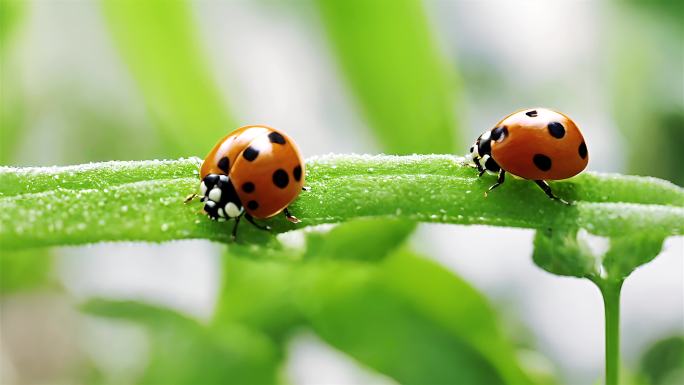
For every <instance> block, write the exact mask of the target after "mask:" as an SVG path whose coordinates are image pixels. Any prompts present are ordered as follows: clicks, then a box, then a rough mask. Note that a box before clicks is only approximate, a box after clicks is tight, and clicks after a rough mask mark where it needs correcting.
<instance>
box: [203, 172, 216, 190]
mask: <svg viewBox="0 0 684 385" xmlns="http://www.w3.org/2000/svg"><path fill="white" fill-rule="evenodd" d="M218 181H219V176H218V175H217V174H209V175H207V176H205V177H204V184H205V185H207V187H211V186H214V185H215V184H216V183H218Z"/></svg>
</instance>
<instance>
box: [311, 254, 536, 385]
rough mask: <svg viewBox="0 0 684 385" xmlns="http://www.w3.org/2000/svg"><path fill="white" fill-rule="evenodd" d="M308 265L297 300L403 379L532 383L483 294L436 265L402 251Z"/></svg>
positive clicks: (331, 333) (359, 352)
mask: <svg viewBox="0 0 684 385" xmlns="http://www.w3.org/2000/svg"><path fill="white" fill-rule="evenodd" d="M306 269H307V270H306V273H307V275H306V276H305V278H304V279H303V282H306V284H305V285H302V288H301V292H300V293H299V295H298V304H299V305H300V306H301V307H302V309H303V311H304V313H305V315H306V317H307V320H308V322H309V323H310V324H311V325H312V326H313V328H314V330H315V331H316V332H317V333H318V334H319V335H320V336H321V337H322V338H324V339H325V340H326V341H327V342H328V343H330V344H332V345H333V346H335V347H336V348H338V349H340V350H342V351H344V352H346V353H348V354H350V355H351V356H353V357H354V358H356V359H357V360H359V361H361V362H362V363H363V364H365V365H368V366H370V367H372V368H374V369H376V370H378V371H379V372H382V373H385V374H387V375H389V376H391V377H392V378H394V379H396V380H397V381H399V382H400V383H406V384H411V383H417V384H442V383H467V384H497V383H510V384H526V383H530V380H529V379H528V378H527V377H526V375H525V374H524V373H523V372H522V370H521V369H520V368H519V367H518V366H517V360H516V359H515V357H514V355H513V349H512V348H511V346H509V345H508V344H507V343H506V342H505V341H504V340H503V338H502V337H501V334H500V332H499V331H498V330H497V327H496V325H495V321H494V320H495V315H494V313H493V312H492V311H491V309H490V308H489V306H488V305H487V303H486V301H485V300H484V298H483V297H482V296H481V295H479V294H478V293H477V292H476V291H475V290H474V289H472V288H471V287H469V286H468V285H467V284H466V283H465V282H464V281H461V280H460V279H458V277H456V276H454V275H452V274H450V273H448V272H447V271H445V270H444V269H443V268H441V267H439V266H438V265H436V264H434V263H431V262H429V261H427V260H424V259H421V258H418V257H416V256H415V255H413V254H412V253H410V252H408V251H399V252H397V253H395V254H393V255H391V256H390V257H388V258H387V259H385V260H383V262H381V263H380V264H365V263H360V262H354V261H347V262H339V261H335V262H332V261H325V260H319V261H317V262H310V263H309V264H307V265H306Z"/></svg>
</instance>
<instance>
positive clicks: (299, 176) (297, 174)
mask: <svg viewBox="0 0 684 385" xmlns="http://www.w3.org/2000/svg"><path fill="white" fill-rule="evenodd" d="M292 176H294V178H295V180H296V181H297V182H299V180H300V179H302V166H300V165H297V167H295V168H294V170H292Z"/></svg>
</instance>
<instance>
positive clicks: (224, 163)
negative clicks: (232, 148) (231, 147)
mask: <svg viewBox="0 0 684 385" xmlns="http://www.w3.org/2000/svg"><path fill="white" fill-rule="evenodd" d="M218 168H220V169H221V171H223V172H225V173H226V174H228V173H229V172H230V161H229V160H228V157H225V156H224V157H223V158H221V159H220V160H219V161H218Z"/></svg>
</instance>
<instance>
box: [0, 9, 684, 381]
mask: <svg viewBox="0 0 684 385" xmlns="http://www.w3.org/2000/svg"><path fill="white" fill-rule="evenodd" d="M682 4H684V3H682V2H681V1H665V0H653V1H648V2H642V1H575V0H553V1H545V2H539V1H503V0H502V1H494V0H487V1H456V0H453V1H447V0H443V1H428V0H425V1H419V0H397V1H390V0H374V1H363V0H351V1H334V0H298V1H294V0H289V1H277V0H251V1H247V0H244V1H238V0H223V1H219V0H212V1H209V0H207V1H180V0H174V1H154V0H145V1H129V0H121V1H114V0H112V1H86V0H74V1H67V0H34V1H20V0H0V6H1V9H0V10H1V13H0V65H1V67H0V68H1V71H0V91H1V93H0V108H1V110H0V124H1V131H0V134H1V136H0V161H1V162H2V164H3V165H19V166H48V165H68V164H78V163H84V162H90V161H106V160H112V159H116V160H138V159H155V158H158V159H161V158H164V159H173V158H177V157H181V156H185V157H187V156H200V157H203V156H204V155H205V153H206V152H207V151H208V150H209V149H210V147H211V146H212V145H213V144H214V143H215V141H216V140H217V139H218V138H220V137H221V136H223V135H225V134H226V133H227V132H228V131H230V130H232V129H233V128H236V127H239V126H242V125H246V124H254V123H264V124H269V125H272V126H275V127H278V128H281V129H283V130H285V131H287V132H288V133H290V134H291V135H292V136H293V137H294V138H296V139H297V141H298V143H299V146H300V148H301V149H302V151H303V153H304V155H305V156H307V157H308V156H313V155H320V154H327V153H330V152H334V153H381V152H384V153H393V154H412V153H454V154H464V153H465V152H466V150H467V148H468V146H469V144H470V143H471V142H472V140H473V139H474V138H476V137H477V135H479V133H481V132H482V131H484V130H485V129H488V128H490V127H491V126H492V125H493V124H494V123H496V122H497V121H498V120H499V119H500V118H501V117H503V116H505V115H507V114H508V113H510V112H512V111H515V110H517V109H520V108H525V107H532V106H545V107H550V108H554V109H558V110H560V111H563V112H565V113H567V114H568V115H570V116H571V117H573V119H574V120H575V121H576V122H577V123H578V124H579V126H580V127H581V129H582V131H583V133H584V136H585V138H586V140H587V143H588V146H589V152H590V163H589V169H590V170H592V171H602V172H620V173H630V174H638V175H651V176H657V177H660V178H665V179H668V180H670V181H673V182H674V183H677V184H679V185H680V186H681V185H683V184H684V173H683V172H682V171H681V165H682V164H684V155H683V154H684V151H682V148H683V147H684V78H683V73H684V38H683V36H684V30H683V27H682V26H683V25H684V24H683V23H682V20H684V6H683V5H682ZM288 237H289V238H296V237H297V235H296V234H294V235H289V236H288ZM288 237H283V238H284V239H283V241H285V242H287V241H288V239H285V238H288ZM532 237H533V232H532V231H528V230H519V229H503V228H485V227H481V226H451V225H419V226H418V227H417V229H416V230H415V231H414V232H413V233H412V234H411V235H410V237H409V239H408V241H407V244H406V245H403V246H401V248H402V250H411V251H410V252H411V253H414V252H415V253H418V254H419V255H420V260H426V261H428V262H429V263H430V266H432V267H431V268H435V269H438V270H439V271H440V274H442V273H443V274H446V276H447V277H449V279H450V280H453V281H454V282H456V281H458V282H461V283H462V284H463V285H464V286H463V287H464V289H463V290H466V291H468V290H473V293H471V294H472V295H473V296H475V297H476V298H482V303H483V304H486V305H483V306H486V307H488V308H490V309H491V310H492V314H494V316H492V317H490V318H494V319H495V320H496V323H497V325H499V326H498V327H500V329H501V333H502V337H501V338H502V341H505V343H506V344H507V345H506V346H512V349H514V350H515V352H516V353H515V356H516V357H517V360H518V361H519V362H517V363H516V364H515V365H516V367H519V368H521V369H520V370H521V371H522V372H525V373H527V375H528V376H529V377H530V378H533V379H534V381H535V383H549V384H551V383H558V384H590V383H596V381H597V380H599V379H600V378H601V376H602V373H603V309H602V302H601V299H600V296H599V293H598V290H596V289H595V287H594V286H592V284H591V283H590V282H588V281H585V280H579V279H573V278H560V277H557V276H552V275H551V274H548V273H546V272H544V271H542V270H541V269H539V268H537V267H536V266H535V265H534V264H533V262H532V260H531V258H530V256H531V252H532ZM368 241H369V242H370V240H368ZM293 242H295V243H296V242H297V240H296V239H295V240H294V241H293ZM397 242H399V241H397ZM407 253H408V251H407ZM232 254H234V253H233V250H232V248H229V249H228V251H226V248H225V247H223V246H221V245H218V244H212V243H210V242H206V241H183V242H173V243H169V244H161V245H147V244H119V243H117V244H98V245H93V246H88V247H63V248H55V249H50V250H30V251H26V252H21V253H3V254H2V256H1V258H2V259H1V260H0V262H1V265H0V266H1V268H2V269H1V270H0V274H1V278H2V280H1V281H0V283H1V284H0V288H1V290H2V291H1V297H0V310H1V312H0V330H1V334H0V382H1V383H2V384H62V383H64V384H66V383H95V384H134V383H151V384H170V383H188V384H191V383H195V384H200V383H206V384H213V383H268V382H279V383H288V384H371V383H372V384H393V383H402V382H407V383H409V382H412V381H411V379H412V378H414V379H415V377H411V376H412V374H411V373H405V372H402V369H401V368H400V369H397V368H392V367H391V365H390V367H389V368H388V367H387V366H383V364H382V362H386V361H387V362H392V363H394V364H396V366H398V367H401V366H404V367H408V366H411V365H412V364H413V365H417V364H416V362H420V360H421V359H422V358H421V357H422V355H424V354H427V353H426V352H430V354H436V355H437V356H436V357H446V358H445V359H444V361H440V360H436V361H435V362H436V364H435V365H441V366H437V367H436V372H441V371H442V369H443V370H444V372H448V371H449V367H450V365H451V364H450V362H456V361H457V360H458V357H466V358H467V357H470V356H469V355H468V353H464V350H463V351H462V350H459V349H456V348H453V347H450V348H449V349H451V350H449V349H447V348H444V347H442V346H441V345H440V344H438V343H435V344H432V343H431V342H430V341H428V340H425V339H424V338H423V337H421V338H420V341H427V342H425V344H428V345H429V346H423V345H424V344H421V343H415V345H412V344H411V343H407V344H406V345H401V344H400V343H399V342H396V343H395V341H394V340H393V339H392V338H390V339H387V340H379V341H385V342H387V344H385V345H383V344H382V343H380V342H377V341H376V342H375V343H377V345H378V349H379V350H377V351H375V352H370V353H368V350H367V347H365V346H362V344H361V343H360V342H359V343H357V344H354V343H351V344H350V343H349V341H353V340H354V338H356V337H355V336H356V334H357V333H358V334H360V335H366V334H368V336H374V335H376V334H377V333H376V332H377V330H376V331H374V330H371V328H370V326H368V325H371V324H372V323H373V322H372V321H368V323H366V322H365V321H364V319H363V317H362V316H360V318H353V319H355V320H357V321H359V320H360V321H361V322H359V323H358V324H355V325H356V326H355V327H356V329H354V328H352V329H349V328H347V329H344V331H340V330H339V329H336V328H335V325H336V324H335V322H328V323H326V322H322V321H321V322H318V323H317V322H310V323H307V322H295V321H292V322H286V321H283V319H287V318H288V317H293V318H297V316H295V315H292V314H290V313H291V311H290V310H288V309H289V305H288V304H291V302H288V301H295V302H296V301H299V299H297V298H295V299H294V300H293V299H292V298H288V299H287V300H283V298H284V296H285V295H284V294H283V295H282V297H281V296H280V294H278V295H276V294H274V293H282V292H283V291H287V290H288V286H287V282H288V280H291V279H293V277H292V276H289V275H288V271H289V270H288V269H290V267H289V266H282V265H280V264H278V263H275V262H260V261H256V262H255V261H254V260H253V259H249V258H247V259H245V258H241V257H239V256H235V255H232ZM683 260H684V240H683V239H682V237H675V238H670V239H668V240H667V241H666V243H665V246H664V251H663V253H662V255H661V256H660V257H658V258H657V259H656V260H655V261H654V262H652V263H650V264H648V265H646V266H644V267H642V268H640V269H639V270H638V271H636V272H635V273H634V274H633V275H632V276H631V277H630V279H628V280H627V282H626V285H625V287H624V290H623V300H622V306H623V310H622V311H623V318H622V336H623V337H622V338H623V339H622V344H623V345H622V351H623V360H624V364H625V368H626V369H625V370H626V372H627V376H626V377H625V378H626V380H625V381H633V383H641V384H669V383H672V384H673V383H675V382H676V381H677V379H681V378H682V373H684V368H682V364H681V362H680V363H675V364H674V365H670V366H668V362H669V361H668V359H667V357H673V355H674V356H675V357H677V354H680V355H679V357H682V355H683V354H684V353H682V349H683V348H682V346H683V345H684V342H683V339H682V335H683V334H684V262H683ZM426 263H427V262H426ZM365 268H366V267H365V266H362V267H360V269H362V270H363V269H365ZM383 268H385V267H379V268H378V269H383ZM373 269H375V267H373ZM373 271H375V270H373ZM231 278H233V279H231ZM445 279H446V278H445ZM450 282H451V281H450ZM324 286H325V285H324ZM468 293H470V292H468ZM337 294H339V293H337ZM375 294H376V293H375V292H373V293H371V294H370V295H369V297H364V296H360V297H359V298H356V297H354V296H353V295H349V296H345V295H342V297H343V298H342V299H339V298H338V300H340V301H341V302H345V301H347V302H349V303H350V304H351V305H349V306H351V309H352V310H349V311H347V312H342V311H341V310H339V309H337V308H336V311H339V312H340V313H339V314H337V313H335V314H336V316H340V317H342V318H343V317H344V316H350V313H353V310H354V309H362V308H364V307H363V306H368V303H361V302H364V298H383V297H373V295H375ZM355 295H356V296H359V293H356V294H355ZM437 295H438V296H439V297H440V300H444V301H447V302H449V301H452V302H453V301H456V302H458V301H459V297H460V296H461V295H465V294H463V293H460V292H443V293H437ZM469 295H470V294H469ZM312 296H314V294H312ZM475 297H474V298H475ZM94 298H99V299H101V301H105V302H106V301H107V300H115V301H119V302H117V303H118V304H119V306H118V307H117V306H112V307H110V308H107V306H106V304H104V305H102V306H103V307H102V308H103V309H104V310H101V311H100V312H99V313H100V314H99V315H100V316H94V315H93V314H89V313H84V312H82V311H80V310H79V304H82V303H84V302H85V301H88V300H90V299H94ZM314 299H315V301H314V300H312V301H313V302H315V303H317V304H319V303H324V305H321V306H323V307H325V306H327V305H326V304H327V303H325V301H322V300H319V299H318V298H314ZM355 299H356V300H358V301H359V303H358V306H357V304H356V303H355V302H353V301H354V300H355ZM392 300H394V297H392ZM121 301H128V302H121ZM317 301H318V302H317ZM368 301H370V300H367V301H366V302H368ZM397 301H398V302H397V303H404V302H401V301H404V299H397ZM390 302H391V301H390ZM103 303H104V302H103ZM345 303H346V302H345ZM392 303H393V302H392ZM449 303H451V302H449ZM128 305H130V307H131V308H130V309H128V310H126V308H125V307H126V306H128ZM397 306H398V305H397ZM122 307H123V308H124V309H122ZM131 309H133V310H131ZM412 311H413V310H412ZM102 313H111V314H110V315H111V317H103V316H101V315H102ZM333 313H334V312H333ZM370 313H371V314H372V311H371V312H370ZM414 315H415V314H414V313H410V315H407V316H406V318H405V320H404V321H396V322H397V325H399V326H396V327H395V328H392V330H397V331H399V332H401V333H408V334H411V333H413V332H414V331H416V329H417V327H416V328H414V329H411V325H421V324H420V323H415V324H414V323H411V322H413V321H410V320H413V318H411V317H413V316H414ZM419 315H420V314H419ZM421 316H422V315H421ZM350 317H351V316H350ZM369 317H371V316H370V315H369ZM388 317H389V316H388ZM350 319H352V318H350ZM421 319H422V318H421ZM226 320H230V325H231V328H230V330H228V331H226V330H224V329H221V328H220V327H218V326H220V325H222V324H224V323H225V322H228V321H226ZM394 321H395V320H391V321H390V322H394ZM350 322H351V321H350ZM416 322H417V321H416ZM473 322H476V321H473ZM217 325H218V326H217ZM264 325H265V326H264ZM401 325H408V326H406V328H402V327H401ZM338 326H339V325H338ZM366 326H368V329H367V330H366V329H364V328H366ZM155 329H156V330H155ZM422 330H423V329H421V332H422ZM436 330H437V329H436ZM440 330H441V329H440ZM342 333H347V334H345V335H347V337H348V338H347V339H344V336H342ZM417 333H418V335H421V334H420V332H417ZM380 334H381V333H380ZM368 336H366V338H370V339H372V338H371V337H368ZM435 336H438V334H435ZM416 338H418V337H416ZM425 338H427V337H425ZM217 341H228V342H226V345H220V344H219V342H217ZM402 346H403V347H404V348H406V347H408V348H410V349H414V348H415V352H416V353H415V357H414V359H415V360H416V361H413V362H412V361H406V362H404V361H402V357H395V355H394V354H392V352H393V351H396V350H402ZM454 346H455V345H454ZM440 349H444V350H440ZM404 350H405V349H404ZM454 351H456V352H458V354H462V356H459V355H454V356H452V355H450V354H451V352H454ZM677 352H679V353H677ZM405 353H406V352H405ZM407 354H408V355H409V356H410V351H409V352H408V353H407ZM495 355H496V354H495ZM428 356H429V355H428ZM369 357H371V358H369ZM378 357H380V358H378ZM430 357H431V356H430ZM404 358H405V357H404ZM466 358H464V361H467V359H466ZM494 361H496V360H495V359H494ZM378 362H380V364H379V363H378ZM231 365H232V366H231ZM495 366H496V365H495ZM504 366H505V365H504ZM477 367H478V366H477V365H474V364H473V365H469V368H470V369H469V370H470V371H472V372H473V373H474V374H473V376H474V377H471V382H469V383H478V382H476V380H475V379H482V378H487V377H486V376H485V375H484V374H483V375H481V376H480V374H479V373H476V372H477V370H479V369H477ZM677 367H678V369H676V368H677ZM473 368H475V369H473ZM672 368H674V369H672ZM499 369H501V368H499ZM487 370H489V369H482V372H483V373H485V372H487ZM501 370H503V369H501ZM516 370H517V369H516ZM672 370H679V374H676V373H675V374H672ZM409 372H410V371H409ZM255 373H256V374H255ZM478 376H479V377H478ZM418 378H421V377H418ZM431 378H433V379H434V381H435V382H438V381H440V379H445V378H446V379H448V378H451V377H448V376H447V375H446V374H445V376H444V377H440V376H439V375H438V374H436V375H435V377H431ZM508 378H514V377H508ZM673 379H674V380H673ZM464 381H465V382H464V383H468V382H467V381H466V380H464ZM477 381H480V380H477ZM483 381H484V380H482V381H480V383H488V382H486V381H485V382H483ZM413 382H415V381H413ZM423 383H425V382H423ZM489 383H495V382H489Z"/></svg>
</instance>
